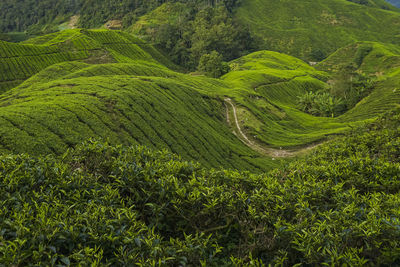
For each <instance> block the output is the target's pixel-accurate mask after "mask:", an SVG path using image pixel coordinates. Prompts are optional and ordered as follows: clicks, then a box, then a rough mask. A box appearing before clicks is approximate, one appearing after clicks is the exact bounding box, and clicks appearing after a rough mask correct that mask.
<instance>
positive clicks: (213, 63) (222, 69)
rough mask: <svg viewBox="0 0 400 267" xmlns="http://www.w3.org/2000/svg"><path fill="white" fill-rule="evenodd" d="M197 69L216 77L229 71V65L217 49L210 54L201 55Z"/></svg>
mask: <svg viewBox="0 0 400 267" xmlns="http://www.w3.org/2000/svg"><path fill="white" fill-rule="evenodd" d="M197 70H198V71H200V72H204V73H206V74H207V75H208V76H210V77H213V78H218V77H220V76H222V75H223V74H225V73H227V72H229V66H228V64H227V63H226V62H223V61H222V56H221V55H220V54H218V52H217V51H212V52H211V54H204V55H203V56H201V58H200V62H199V66H197Z"/></svg>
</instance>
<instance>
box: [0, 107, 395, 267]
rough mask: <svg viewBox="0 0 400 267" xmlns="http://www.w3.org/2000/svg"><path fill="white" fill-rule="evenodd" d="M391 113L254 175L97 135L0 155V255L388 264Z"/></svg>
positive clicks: (16, 258)
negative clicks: (68, 146)
mask: <svg viewBox="0 0 400 267" xmlns="http://www.w3.org/2000/svg"><path fill="white" fill-rule="evenodd" d="M399 122H400V117H399V110H397V111H396V112H394V113H393V114H389V115H388V116H385V117H383V118H381V119H380V120H379V121H377V122H376V123H374V124H373V125H368V126H365V127H363V128H358V129H356V130H355V131H353V132H352V133H351V134H349V135H347V136H346V137H345V138H341V139H340V140H337V141H336V142H332V143H330V144H327V145H324V146H322V147H321V148H320V149H318V151H316V153H314V154H313V155H311V156H310V157H309V158H308V159H307V160H305V161H300V162H296V163H294V164H293V165H291V166H289V167H288V168H285V169H282V168H279V169H277V170H275V171H273V172H271V173H268V174H263V175H254V174H250V173H238V172H236V171H215V170H206V169H203V168H201V167H200V166H199V165H197V164H192V163H188V162H182V161H181V160H180V159H179V158H177V157H176V156H174V155H171V154H169V153H166V152H152V151H149V150H148V149H146V148H143V147H114V146H110V145H109V144H103V143H98V142H89V143H85V144H83V145H81V146H78V147H76V149H75V150H70V151H68V152H67V153H66V154H65V155H64V156H63V157H62V158H61V159H60V158H54V157H53V156H51V155H49V156H47V157H34V156H28V155H8V154H7V155H0V163H1V164H0V182H1V184H2V185H3V186H1V187H0V202H1V203H2V209H1V210H0V227H1V229H2V233H1V235H0V240H1V243H0V262H1V263H3V264H5V265H10V266H11V265H21V266H24V265H29V264H35V265H51V264H59V265H83V266H88V265H104V266H126V265H134V264H137V263H138V262H140V263H141V264H142V265H146V266H147V265H158V264H160V265H168V266H177V265H188V266H189V265H190V266H199V265H203V266H253V265H256V266H263V265H268V264H271V265H280V264H282V265H288V266H293V265H301V264H307V265H318V266H320V265H338V266H342V265H349V266H365V265H371V266H376V265H384V266H396V265H398V263H399V261H400V253H399V239H400V231H399V221H400V212H399V208H398V207H399V205H400V198H399V190H400V164H399V159H400V154H399V151H400V135H399V131H398V129H399V127H400V124H399Z"/></svg>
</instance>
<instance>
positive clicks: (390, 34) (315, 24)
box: [235, 0, 400, 61]
mask: <svg viewBox="0 0 400 267" xmlns="http://www.w3.org/2000/svg"><path fill="white" fill-rule="evenodd" d="M354 2H355V1H354ZM364 2H365V1H364ZM375 3H376V2H375ZM235 16H236V17H237V19H239V20H240V22H241V23H242V24H243V25H247V26H248V27H249V29H250V31H251V32H252V34H253V35H254V36H255V37H257V38H258V39H259V43H260V47H261V48H262V49H268V50H274V51H279V52H283V53H286V54H290V55H293V56H296V57H300V58H304V59H308V60H311V61H319V60H320V59H322V58H324V57H326V56H328V55H329V54H330V53H332V52H334V51H335V50H337V49H339V48H341V47H343V46H345V45H348V44H351V43H354V42H355V41H378V42H386V43H395V44H399V43H400V39H399V38H400V30H399V27H397V26H398V25H400V13H399V12H398V11H397V10H394V11H391V10H384V9H382V8H377V7H373V6H367V5H360V4H357V3H353V2H350V1H344V0H315V1H291V0H290V1H275V0H265V1H264V0H262V1H261V0H244V1H242V4H241V6H240V7H239V8H238V10H237V12H236V15H235Z"/></svg>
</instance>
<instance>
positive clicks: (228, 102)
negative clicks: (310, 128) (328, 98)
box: [224, 98, 320, 158]
mask: <svg viewBox="0 0 400 267" xmlns="http://www.w3.org/2000/svg"><path fill="white" fill-rule="evenodd" d="M224 100H225V106H226V121H227V122H228V124H229V125H232V124H231V121H230V119H229V108H228V106H231V108H232V111H233V119H234V124H235V125H234V126H235V128H236V130H237V132H238V133H239V136H238V138H239V139H240V140H241V141H242V142H243V143H245V144H246V145H247V146H248V147H250V148H251V149H253V150H255V151H257V152H259V153H261V154H263V155H267V156H270V157H275V158H284V157H294V156H296V155H298V154H301V153H304V152H306V151H308V150H311V149H313V148H315V147H317V146H319V145H320V144H313V145H309V146H306V147H303V148H301V149H297V150H286V149H275V148H270V147H267V146H264V145H261V144H258V143H256V142H254V141H251V140H250V139H249V138H248V137H247V136H246V134H245V133H244V132H243V131H242V129H241V128H240V124H239V120H238V117H237V112H236V107H235V105H234V104H233V102H232V99H230V98H225V99H224ZM234 133H235V135H238V134H237V133H236V131H235V132H234Z"/></svg>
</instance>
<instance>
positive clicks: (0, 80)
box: [0, 30, 176, 92]
mask: <svg viewBox="0 0 400 267" xmlns="http://www.w3.org/2000/svg"><path fill="white" fill-rule="evenodd" d="M0 51H1V56H0V75H1V77H0V92H3V91H6V90H8V89H10V88H12V87H14V86H16V85H18V84H20V83H21V82H22V81H24V80H25V79H27V78H29V77H31V76H32V75H34V74H36V73H38V72H39V71H40V70H42V69H44V68H46V67H48V66H50V65H53V64H56V63H60V62H65V61H82V62H87V63H111V62H125V63H126V62H133V61H135V60H145V61H147V62H153V63H160V64H164V65H166V66H169V67H171V68H176V66H175V65H174V64H172V63H171V62H170V61H169V60H168V59H167V58H165V57H164V56H163V55H162V54H161V53H159V52H158V51H157V50H156V49H154V48H153V47H152V46H150V45H148V44H146V43H144V42H143V41H141V40H140V39H138V38H135V37H133V36H132V35H129V34H126V33H123V32H118V31H113V32H111V31H104V30H67V31H63V32H59V33H54V34H49V35H45V36H42V37H37V38H34V39H30V40H28V41H26V42H24V43H21V44H14V43H7V42H3V41H0Z"/></svg>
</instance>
